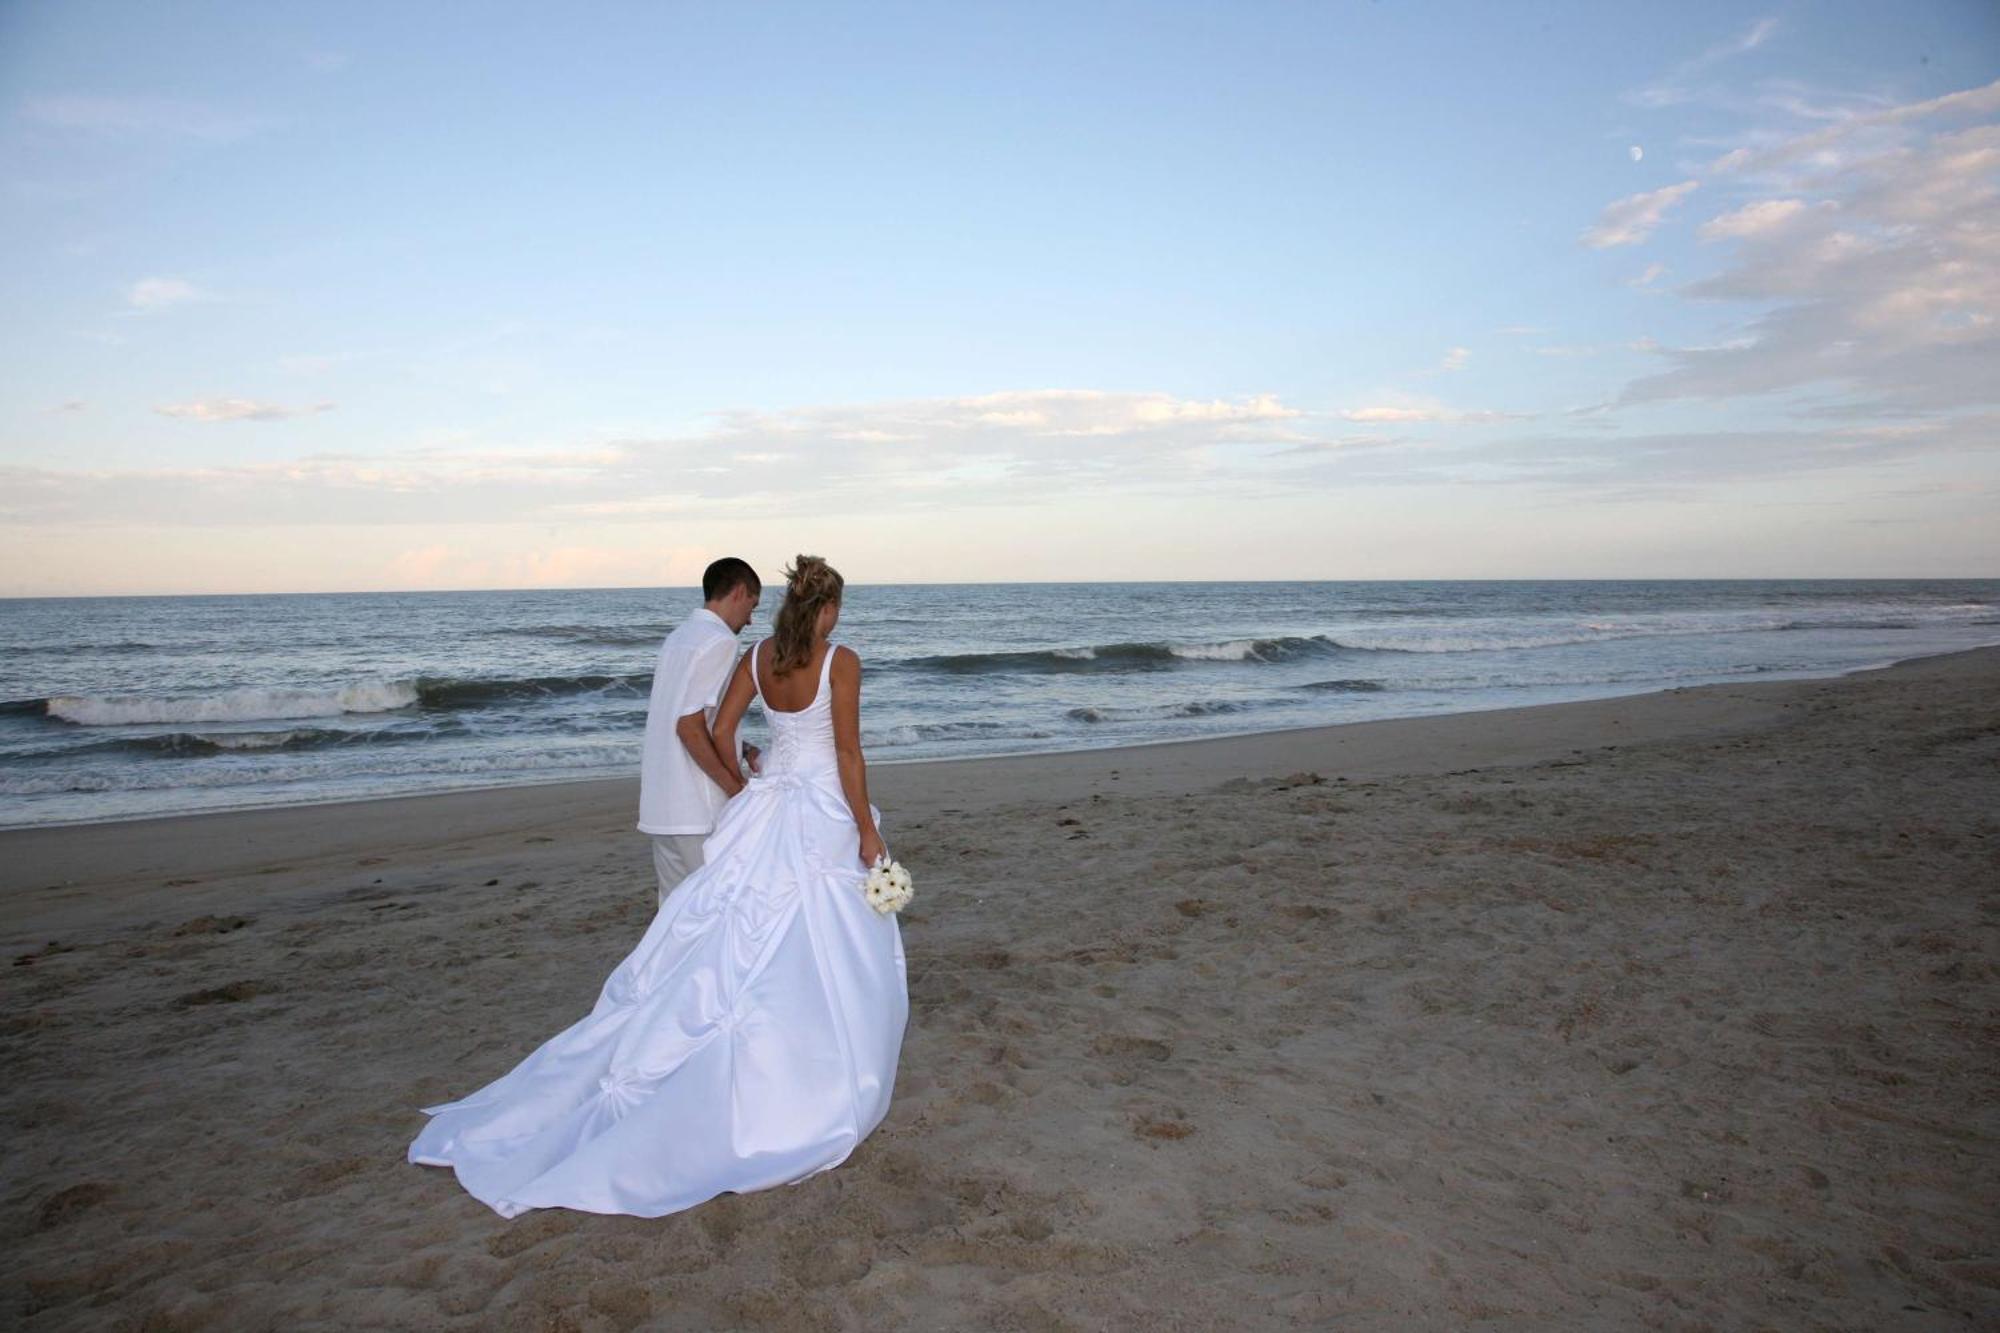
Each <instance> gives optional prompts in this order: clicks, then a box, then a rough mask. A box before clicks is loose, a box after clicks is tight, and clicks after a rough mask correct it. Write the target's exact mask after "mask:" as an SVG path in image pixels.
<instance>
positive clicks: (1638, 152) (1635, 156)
mask: <svg viewBox="0 0 2000 1333" xmlns="http://www.w3.org/2000/svg"><path fill="white" fill-rule="evenodd" d="M1625 151H1626V152H1628V153H1630V154H1631V155H1632V160H1633V161H1634V162H1637V161H1638V160H1639V159H1640V158H1642V157H1644V156H1645V155H1646V150H1645V149H1643V148H1641V147H1640V146H1639V145H1638V144H1633V145H1632V146H1631V147H1630V148H1628V149H1626V150H1625Z"/></svg>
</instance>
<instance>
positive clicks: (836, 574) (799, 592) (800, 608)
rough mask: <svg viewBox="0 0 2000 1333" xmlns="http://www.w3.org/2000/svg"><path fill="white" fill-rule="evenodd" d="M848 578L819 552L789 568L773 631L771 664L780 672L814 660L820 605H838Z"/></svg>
mask: <svg viewBox="0 0 2000 1333" xmlns="http://www.w3.org/2000/svg"><path fill="white" fill-rule="evenodd" d="M846 586H847V580H845V579H843V578H841V577H840V571H839V570H837V569H835V568H834V567H833V566H832V565H829V564H828V563H826V561H824V560H822V559H820V558H819V557H818V556H816V555H802V556H800V557H798V559H796V560H794V561H793V562H792V563H791V565H790V566H789V567H788V568H787V569H786V570H785V601H784V605H782V606H780V607H779V608H778V618H777V621H776V622H775V624H774V625H773V628H772V630H771V656H772V658H773V659H774V660H773V661H772V663H771V667H772V669H773V670H774V671H776V672H777V673H778V674H779V675H783V674H784V673H785V672H787V671H796V670H798V669H799V668H800V667H802V666H804V665H805V664H806V663H808V662H810V661H812V650H813V630H814V628H815V627H817V626H818V624H819V613H820V608H821V607H824V606H828V605H838V604H839V602H840V592H841V589H842V588H844V587H846Z"/></svg>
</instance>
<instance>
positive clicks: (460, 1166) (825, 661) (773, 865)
mask: <svg viewBox="0 0 2000 1333" xmlns="http://www.w3.org/2000/svg"><path fill="white" fill-rule="evenodd" d="M785 575H786V579H787V586H786V589H785V601H784V605H783V606H782V607H780V608H779V611H778V617H777V624H776V627H775V630H774V632H773V634H772V635H771V637H770V638H768V639H765V640H763V641H762V642H760V643H757V644H755V645H753V646H752V647H751V649H750V651H748V652H746V653H745V654H744V655H743V659H742V660H741V661H740V662H738V663H737V665H736V671H735V674H734V675H733V676H732V677H731V678H730V682H729V687H728V690H727V692H726V693H725V694H724V695H723V698H722V703H721V707H720V709H719V710H718V712H717V714H716V718H715V742H716V750H717V752H718V753H719V754H722V755H724V756H731V757H733V756H734V755H735V754H736V728H737V726H738V724H739V723H740V722H741V721H742V720H743V714H744V711H745V710H746V709H747V708H749V706H750V702H751V700H752V699H753V698H755V697H758V696H761V697H762V698H763V701H764V714H765V717H766V718H767V719H768V721H769V724H770V731H771V738H770V739H771V744H770V748H769V750H768V751H767V753H766V754H765V755H764V757H763V771H762V772H761V773H759V774H756V775H754V776H752V777H751V778H750V779H749V781H748V785H747V786H746V787H745V788H744V790H742V791H741V792H739V793H738V794H737V795H736V796H735V797H733V798H732V799H731V800H730V801H729V803H728V804H727V805H726V806H724V807H723V810H722V814H721V816H720V818H719V819H718V820H717V821H716V826H715V832H714V833H712V834H710V835H709V838H708V841H707V843H706V845H705V848H704V852H703V864H702V866H701V867H700V868H699V869H698V870H696V871H695V872H694V873H693V874H692V875H690V876H688V878H687V879H685V880H684V881H682V883H681V885H680V887H679V888H677V889H675V890H674V891H673V892H672V893H670V894H669V895H668V896H667V899H666V901H665V902H663V903H661V904H660V909H659V914H658V915H657V916H655V917H654V918H653V922H652V925H650V926H649V927H647V930H646V933H645V935H644V937H643V938H641V939H640V941H639V944H638V947H637V948H635V949H633V950H632V952H631V953H630V954H629V955H627V956H626V958H625V960H624V961H623V962H621V963H619V964H618V966H617V967H616V968H615V969H613V971H612V973H611V976H610V978H609V979H608V980H606V981H605V983H604V989H603V991H602V993H601V994H599V996H598V999H597V1004H596V1006H595V1007H594V1008H593V1009H592V1010H591V1011H590V1013H589V1014H588V1015H586V1016H585V1017H583V1018H581V1019H578V1020H577V1021H576V1022H575V1023H574V1024H572V1025H571V1026H569V1027H567V1028H565V1029H564V1030H563V1031H561V1032H559V1033H557V1034H556V1035H555V1036H553V1037H551V1038H549V1040H548V1041H546V1042H544V1043H543V1044H542V1046H541V1048H540V1049H538V1050H537V1051H535V1052H534V1054H532V1055H530V1056H529V1057H528V1058H527V1059H525V1060H523V1061H522V1062H521V1063H520V1064H518V1065H516V1066H515V1067H514V1068H513V1069H512V1070H511V1071H509V1072H508V1073H506V1074H503V1075H501V1076H500V1077H499V1078H498V1079H495V1080H494V1081H493V1082H491V1083H489V1084H487V1085H486V1086H485V1087H483V1088H481V1089H480V1090H479V1091H478V1092H475V1093H473V1094H472V1095H471V1096H469V1097H465V1098H463V1099H461V1100H459V1101H455V1102H446V1103H445V1104H443V1105H441V1106H429V1107H425V1108H424V1113H425V1114H426V1115H429V1116H430V1117H431V1120H430V1122H429V1124H427V1125H426V1126H425V1127H424V1130H423V1132H422V1133H421V1134H419V1135H417V1138H416V1141H415V1142H413V1143H412V1144H411V1145H410V1153H409V1156H410V1160H411V1161H412V1162H416V1163H420V1164H423V1165H427V1166H448V1167H450V1168H452V1170H453V1171H454V1172H455V1173H456V1174H457V1176H458V1181H459V1183H460V1184H461V1185H463V1186H464V1187H465V1188H466V1190H467V1191H468V1192H470V1193H471V1194H472V1195H473V1197H475V1198H477V1199H479V1200H480V1201H481V1202H483V1203H485V1204H487V1205H488V1206H489V1207H491V1208H492V1209H493V1210H494V1211H495V1212H497V1213H499V1214H500V1215H501V1216H502V1217H514V1216H516V1215H518V1214H520V1213H523V1212H526V1211H527V1210H529V1209H531V1208H576V1209H581V1210H583V1211H585V1212H593V1213H629V1214H633V1215H635V1216H639V1217H659V1216H662V1215H664V1214H667V1213H673V1212H678V1211H680V1210H681V1209H684V1208H691V1207H693V1206H694V1205H696V1204H698V1203H701V1202H702V1201H703V1200H706V1199H711V1198H714V1197H715V1196H716V1195H718V1194H721V1193H724V1192H727V1191H734V1192H736V1193H739V1194H743V1193H748V1192H749V1191H751V1190H760V1189H767V1188H770V1187H771V1186H774V1185H788V1184H796V1183H797V1182H799V1181H801V1180H804V1179H806V1178H807V1177H809V1176H813V1175H817V1174H818V1173H819V1172H821V1171H825V1170H827V1169H829V1168H831V1167H834V1166H838V1165H839V1164H840V1163H841V1162H843V1161H845V1160H846V1159H847V1157H848V1155H849V1154H850V1153H852V1152H853V1151H854V1148H855V1146H856V1145H857V1144H859V1143H860V1142H861V1140H862V1139H864V1138H866V1137H867V1136H868V1134H869V1133H870V1132H871V1131H872V1130H873V1129H874V1128H875V1126H876V1125H878V1124H880V1123H881V1121H882V1117H883V1116H884V1115H885V1114H886V1113H887V1112H888V1109H889V1096H890V1093H891V1092H892V1091H893V1090H894V1087H895V1082H896V1059H897V1056H898V1054H899V1052H900V1050H901V1047H902V1042H903V1027H904V1023H905V1021H906V1020H907V1018H908V1016H909V994H908V990H907V981H906V976H905V970H904V962H903V940H902V933H901V931H900V929H899V927H898V925H897V922H896V918H895V917H894V916H893V915H890V916H884V915H878V914H877V913H876V911H875V910H874V909H873V908H872V907H870V906H869V905H868V903H867V901H866V900H865V899H864V897H863V896H862V889H861V884H862V880H863V878H864V877H865V873H866V867H867V866H868V865H870V864H872V863H873V861H874V860H875V858H876V857H877V856H880V855H882V854H883V853H884V850H885V849H884V847H883V843H882V836H881V834H880V833H879V832H878V831H877V829H876V820H877V818H878V817H879V815H878V813H877V811H876V810H875V808H874V807H873V806H871V805H870V804H869V803H868V779H867V770H866V766H865V764H864V763H863V760H862V757H861V739H860V736H861V731H860V712H861V660H860V658H858V657H857V656H855V654H854V651H853V650H852V649H850V648H845V647H840V646H837V645H835V644H834V643H833V642H831V640H830V639H829V638H828V636H829V635H830V634H831V633H832V632H833V628H834V625H835V624H836V623H837V622H838V621H839V619H840V599H841V590H842V586H843V581H842V579H841V577H840V575H839V574H838V573H836V572H835V571H834V570H833V568H832V567H831V566H830V565H828V564H827V563H826V562H825V561H824V560H821V559H819V558H818V557H817V556H809V555H802V556H800V557H799V558H798V560H797V562H796V564H795V565H794V566H793V568H791V569H788V570H786V571H785ZM727 762H734V760H733V758H731V759H729V760H727ZM738 776H739V777H740V776H741V773H740V771H739V773H738Z"/></svg>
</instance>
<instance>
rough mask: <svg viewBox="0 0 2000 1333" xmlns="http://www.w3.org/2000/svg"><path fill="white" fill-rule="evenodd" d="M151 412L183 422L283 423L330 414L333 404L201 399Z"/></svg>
mask: <svg viewBox="0 0 2000 1333" xmlns="http://www.w3.org/2000/svg"><path fill="white" fill-rule="evenodd" d="M153 410H154V411H155V412H158V413H159V414H160V415H161V416H165V417H179V418H181V419H182V420H184V421H284V420H286V419H288V418H291V417H309V416H317V415H318V414H319V413H321V412H331V411H332V410H333V404H332V403H313V404H311V405H310V406H307V407H281V406H279V405H278V404H276V403H260V402H256V401H254V400H252V399H249V398H204V399H201V400H199V401H196V402H192V403H165V404H162V405H161V406H159V407H156V408H154V409H153Z"/></svg>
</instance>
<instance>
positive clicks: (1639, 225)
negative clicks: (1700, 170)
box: [1583, 180, 1696, 250]
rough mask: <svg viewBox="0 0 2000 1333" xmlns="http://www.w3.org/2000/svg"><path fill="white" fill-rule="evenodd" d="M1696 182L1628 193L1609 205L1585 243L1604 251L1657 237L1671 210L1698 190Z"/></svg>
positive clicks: (1588, 232)
mask: <svg viewBox="0 0 2000 1333" xmlns="http://www.w3.org/2000/svg"><path fill="white" fill-rule="evenodd" d="M1695 186H1696V182H1694V181H1691V180H1688V181H1682V182H1681V183H1680V184H1678V185H1668V186H1665V187H1664V188H1662V189H1658V190H1648V191H1646V192H1645V193H1644V194H1628V195H1626V196H1625V197H1624V198H1623V199H1619V200H1617V201H1615V202H1614V203H1611V204H1609V205H1607V206H1606V208H1605V210H1604V213H1603V215H1602V216H1601V217H1599V218H1598V219H1597V225H1596V226H1594V227H1591V228H1588V229H1587V230H1585V232H1584V233H1583V243H1584V244H1585V245H1588V246H1590V247H1591V248H1592V249H1596V250H1604V249H1608V248H1610V247H1612V246H1616V245H1637V244H1638V243H1639V242H1640V241H1643V240H1645V239H1646V238H1647V237H1648V236H1650V235H1652V234H1653V229H1654V228H1655V227H1657V226H1659V225H1660V221H1661V219H1662V218H1664V217H1665V216H1666V213H1667V210H1668V209H1670V208H1672V207H1673V206H1674V205H1675V204H1676V203H1678V202H1680V201H1681V200H1682V199H1683V198H1685V197H1686V196H1687V195H1689V194H1690V193H1692V192H1693V191H1694V189H1695Z"/></svg>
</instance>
